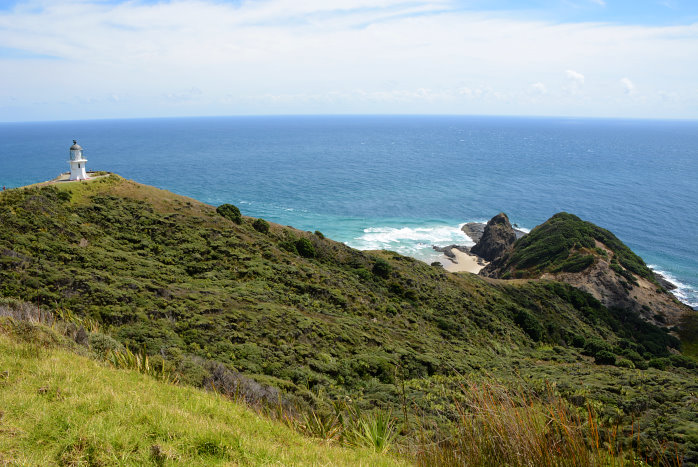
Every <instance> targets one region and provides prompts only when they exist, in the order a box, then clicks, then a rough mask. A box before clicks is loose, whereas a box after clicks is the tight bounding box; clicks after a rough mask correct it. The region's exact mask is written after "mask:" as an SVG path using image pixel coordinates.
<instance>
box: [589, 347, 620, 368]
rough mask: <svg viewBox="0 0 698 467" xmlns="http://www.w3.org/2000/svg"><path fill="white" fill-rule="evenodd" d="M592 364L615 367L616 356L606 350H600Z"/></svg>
mask: <svg viewBox="0 0 698 467" xmlns="http://www.w3.org/2000/svg"><path fill="white" fill-rule="evenodd" d="M594 363H596V364H597V365H615V364H616V356H615V355H614V354H613V353H611V352H609V351H608V350H601V351H599V353H597V354H596V355H595V356H594Z"/></svg>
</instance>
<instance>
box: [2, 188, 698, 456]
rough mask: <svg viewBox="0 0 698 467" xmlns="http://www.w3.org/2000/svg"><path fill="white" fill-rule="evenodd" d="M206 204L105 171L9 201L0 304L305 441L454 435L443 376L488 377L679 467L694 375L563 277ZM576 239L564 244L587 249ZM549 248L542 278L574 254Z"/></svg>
mask: <svg viewBox="0 0 698 467" xmlns="http://www.w3.org/2000/svg"><path fill="white" fill-rule="evenodd" d="M220 211H221V208H220V207H219V209H218V211H217V210H216V208H213V207H211V206H207V205H204V204H202V203H198V202H196V201H194V200H191V199H188V198H184V197H180V196H177V195H174V194H172V193H168V192H165V191H162V190H157V189H155V188H152V187H147V186H143V185H139V184H136V183H133V182H130V181H126V180H123V179H121V178H119V177H117V176H110V177H104V178H102V179H98V180H94V181H92V182H88V183H82V184H64V185H59V186H58V187H41V188H31V189H17V190H9V191H7V192H5V193H3V194H2V195H0V296H2V297H5V298H4V300H5V301H4V302H0V306H2V304H3V303H4V304H5V305H6V306H7V307H10V308H12V309H13V310H16V309H18V308H20V309H21V308H22V307H23V306H29V305H27V304H28V303H30V304H31V307H34V308H38V310H47V311H50V312H51V313H53V315H55V316H63V317H65V319H64V320H63V321H66V322H68V323H69V324H71V325H72V328H71V329H72V331H71V333H69V334H68V335H69V336H70V337H71V339H72V340H73V341H75V342H80V343H82V344H81V345H83V344H84V345H86V346H87V347H88V348H89V349H90V351H91V352H94V353H96V354H99V355H101V356H102V358H103V359H104V360H105V361H106V360H109V359H111V360H112V366H115V367H118V368H133V369H135V370H138V371H141V372H142V373H147V374H150V375H152V376H155V378H156V379H158V378H159V379H161V380H162V379H164V380H166V381H168V380H169V381H172V380H178V381H179V384H181V385H192V386H198V387H203V388H207V389H210V390H213V391H216V392H218V393H219V394H221V395H224V396H229V397H232V398H235V399H237V400H245V401H246V402H247V403H248V404H250V405H251V406H253V407H257V408H266V409H264V410H272V409H273V408H274V407H276V408H278V407H281V408H282V409H283V412H284V413H286V414H290V415H289V416H293V419H294V420H295V421H294V422H293V424H294V426H296V427H297V428H298V430H300V431H302V432H304V433H308V434H312V435H313V436H317V437H319V438H323V439H328V440H335V441H337V442H343V443H344V442H347V443H349V442H350V439H351V438H352V437H354V438H353V439H354V443H355V444H357V445H365V444H368V443H366V440H367V439H368V440H372V441H371V443H373V446H374V448H375V449H376V450H379V451H380V450H382V449H384V448H383V447H382V446H387V447H390V448H392V449H393V450H397V451H406V452H411V451H410V448H409V446H422V444H421V443H422V440H427V439H428V440H430V442H434V443H437V444H439V443H441V442H442V441H444V440H448V439H451V438H452V434H453V432H454V430H456V432H457V431H458V430H459V429H461V428H462V427H461V428H459V426H460V425H462V424H461V421H462V420H463V418H462V414H463V409H464V407H465V405H463V404H464V400H463V397H464V395H463V394H464V392H463V389H462V388H463V384H469V383H470V382H488V383H489V384H496V385H498V386H497V387H499V386H502V387H505V388H512V389H511V390H513V391H524V393H526V394H532V395H535V396H536V397H541V394H543V392H542V391H546V390H547V389H546V388H553V391H554V393H555V395H556V397H559V399H560V401H564V403H565V404H567V405H570V406H573V407H578V408H583V409H584V410H586V408H587V407H588V406H591V407H593V409H594V414H595V415H594V416H595V417H597V419H598V420H601V421H603V423H601V422H599V425H604V426H606V425H609V424H610V425H613V424H617V425H619V426H625V427H632V430H630V431H632V433H630V431H628V430H626V431H620V432H619V433H618V442H619V443H621V445H622V446H624V450H623V452H624V453H628V452H633V453H636V454H637V456H638V458H645V459H657V458H659V455H658V454H657V453H658V452H659V451H661V450H662V449H665V448H664V446H669V445H671V446H676V449H677V452H678V455H679V456H680V458H681V459H684V460H685V461H686V462H687V463H691V462H698V428H697V427H696V425H695V416H694V414H695V398H694V396H693V395H692V394H695V392H696V390H698V382H697V378H696V375H697V374H698V373H697V371H696V369H695V368H694V367H692V366H691V364H690V362H693V360H692V359H691V357H686V356H682V355H678V354H677V353H676V352H678V351H679V350H680V349H681V343H680V342H679V341H678V340H677V339H676V338H675V337H673V336H672V335H671V334H669V333H668V332H667V331H666V330H664V329H662V328H658V327H656V326H653V325H651V324H648V323H646V322H644V321H642V320H640V319H639V318H638V317H637V315H635V314H633V313H630V312H628V311H627V310H621V309H607V308H605V307H604V306H603V305H601V304H600V303H599V302H598V301H597V300H595V299H594V298H593V297H591V296H590V295H588V294H585V293H584V292H581V291H579V290H577V289H574V288H573V287H571V286H569V285H564V284H559V283H556V282H550V281H499V280H489V279H485V278H481V277H478V276H474V275H470V274H450V273H447V272H445V271H444V270H443V269H442V268H435V267H432V266H429V265H427V264H423V263H420V262H418V261H416V260H413V259H411V258H406V257H403V256H400V255H398V254H395V253H391V252H360V251H356V250H353V249H351V248H348V247H347V246H345V245H343V244H340V243H337V242H333V241H331V240H329V239H326V238H324V237H323V236H322V235H321V234H319V232H316V233H311V232H302V231H298V230H295V229H292V228H289V227H283V226H279V225H275V224H268V223H267V224H266V225H267V226H268V229H267V228H266V227H260V226H262V225H264V224H262V223H261V222H259V221H258V220H256V219H252V218H248V217H245V216H242V215H240V217H239V219H238V217H237V215H236V214H235V213H236V211H235V209H232V207H231V208H226V209H223V213H221V212H220ZM231 213H232V214H231ZM565 216H570V215H567V214H566V215H564V216H563V217H562V219H563V220H570V219H571V222H573V223H574V224H575V225H576V222H577V221H575V220H574V219H576V218H574V216H572V218H568V217H565ZM579 222H581V221H579ZM586 224H587V223H584V224H583V225H581V227H584V229H587V230H588V231H589V232H592V233H593V234H594V235H597V233H594V232H596V230H594V229H593V228H591V227H588V226H586ZM590 225H591V224H590ZM594 227H595V226H594ZM589 229H590V230H589ZM596 229H598V228H596ZM601 230H602V229H601ZM585 231H586V230H585ZM534 232H536V230H534V231H533V232H531V235H533V233H534ZM603 232H606V231H603ZM603 232H602V233H603ZM570 235H571V236H572V237H574V236H575V234H574V233H573V232H572V233H570ZM598 235H601V234H598ZM608 235H612V234H610V233H608ZM527 237H528V236H527ZM527 237H524V239H525V238H527ZM534 238H535V236H534ZM583 238H586V237H583V236H582V237H580V239H578V240H577V242H586V243H584V244H583V245H582V244H581V243H580V244H579V245H578V246H575V244H571V245H569V248H570V250H569V251H576V250H577V249H579V246H581V247H582V249H584V248H594V245H592V246H591V247H590V246H588V245H587V244H588V243H589V242H588V240H583ZM604 238H606V237H604ZM613 238H615V237H613ZM522 240H523V239H522ZM522 240H520V241H522ZM606 240H608V242H610V243H611V244H610V245H609V244H608V243H606V242H605V241H604V244H606V245H607V246H608V247H609V248H610V247H612V246H613V242H612V238H611V237H608V238H606ZM536 243H538V242H536ZM562 243H564V244H565V245H567V242H566V241H564V242H562ZM536 248H538V247H536ZM565 248H566V247H565ZM534 250H535V249H534ZM534 250H529V253H531V255H533V256H535V255H543V253H542V252H539V253H535V252H534ZM556 251H557V250H556ZM561 251H562V250H561ZM565 251H566V250H565ZM618 251H621V250H618ZM563 253H564V252H563ZM563 253H559V252H558V254H555V252H553V251H552V250H551V252H548V254H550V255H552V256H553V257H555V258H556V259H554V260H551V261H549V262H548V263H547V266H546V267H559V266H560V265H563V264H565V262H567V266H564V267H565V268H568V269H569V268H571V269H575V268H578V267H580V266H579V265H580V264H584V262H585V261H586V260H585V259H584V255H582V256H581V258H582V259H580V260H579V262H577V260H576V259H574V260H573V261H568V260H570V254H569V252H568V253H567V256H564V254H563ZM621 253H622V254H619V253H616V255H618V258H619V259H618V261H623V262H624V263H623V266H624V267H625V268H630V267H636V269H637V270H640V271H641V266H642V265H643V264H644V263H641V261H642V260H640V259H639V258H637V257H635V258H637V260H639V261H640V262H637V261H636V260H634V259H633V256H634V255H633V254H632V252H630V251H629V250H628V252H625V253H623V252H621ZM631 255H633V256H631ZM558 256H559V257H558ZM540 257H541V258H542V257H543V256H540ZM534 264H535V262H532V263H530V267H537V266H534ZM627 265H630V266H627ZM609 354H610V355H611V356H612V357H613V358H612V360H613V361H611V357H610V356H609ZM143 368H147V369H149V370H146V371H143ZM158 375H162V376H158ZM533 400H535V399H533ZM536 404H537V403H535V404H534V405H536ZM260 410H261V409H260ZM273 410H276V409H273ZM362 420H363V421H362ZM347 427H353V428H351V429H350V430H348V431H347ZM359 427H360V428H359ZM359 432H363V433H364V434H366V435H367V436H365V437H363V440H364V441H358V440H360V439H362V438H361V437H357V435H356V433H359ZM583 433H587V432H583ZM584 436H585V437H586V436H587V434H584ZM362 443H364V444H362ZM589 446H590V445H587V447H589ZM624 455H625V454H624Z"/></svg>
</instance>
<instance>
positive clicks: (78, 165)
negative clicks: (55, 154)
mask: <svg viewBox="0 0 698 467" xmlns="http://www.w3.org/2000/svg"><path fill="white" fill-rule="evenodd" d="M68 162H69V163H70V179H71V180H87V172H86V171H85V162H87V159H85V158H84V157H82V147H81V146H80V145H79V144H78V143H77V141H75V140H73V145H72V146H71V147H70V160H69V161H68Z"/></svg>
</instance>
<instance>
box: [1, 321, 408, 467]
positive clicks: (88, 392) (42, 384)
mask: <svg viewBox="0 0 698 467" xmlns="http://www.w3.org/2000/svg"><path fill="white" fill-rule="evenodd" d="M79 350H80V349H78V348H77V346H76V344H75V343H71V342H70V341H67V340H65V338H63V337H62V336H61V335H59V334H56V333H55V332H53V331H51V330H50V329H47V328H44V327H42V326H32V325H28V324H27V323H22V322H19V323H18V322H15V321H12V320H9V319H2V318H0V369H1V370H2V372H1V373H0V407H2V412H1V414H2V418H1V419H0V463H2V464H3V465H62V466H68V465H90V466H100V465H187V466H197V465H199V466H212V465H260V464H278V465H385V466H388V465H404V462H403V461H400V460H399V459H396V458H391V457H388V456H386V455H380V454H376V453H375V452H370V451H368V450H367V449H348V448H342V447H339V446H329V445H327V444H324V443H320V442H319V441H314V440H311V439H309V438H305V437H303V436H301V435H300V434H298V433H297V432H296V431H294V430H292V429H291V428H289V427H288V426H286V425H284V424H282V423H279V422H275V421H272V420H270V419H269V418H265V417H262V416H260V415H258V414H256V413H254V412H253V411H252V410H251V409H249V408H248V407H247V406H245V405H244V404H240V403H235V402H233V401H231V400H229V399H228V398H226V397H223V396H222V395H220V394H215V393H210V392H204V391H201V390H198V389H194V388H192V387H182V386H175V385H172V384H166V383H163V382H160V381H157V380H156V379H154V378H150V377H148V376H145V375H142V374H140V373H138V372H137V371H127V370H115V369H110V368H108V367H106V366H105V365H104V364H100V363H98V362H96V361H94V360H92V359H89V358H87V357H86V356H81V355H77V354H76V351H79ZM83 353H84V352H83Z"/></svg>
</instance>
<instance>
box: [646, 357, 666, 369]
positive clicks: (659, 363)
mask: <svg viewBox="0 0 698 467" xmlns="http://www.w3.org/2000/svg"><path fill="white" fill-rule="evenodd" d="M648 365H649V366H650V367H651V368H656V369H658V370H664V369H666V367H667V366H669V359H668V358H663V357H662V358H653V359H651V360H650V361H649V362H648Z"/></svg>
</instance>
